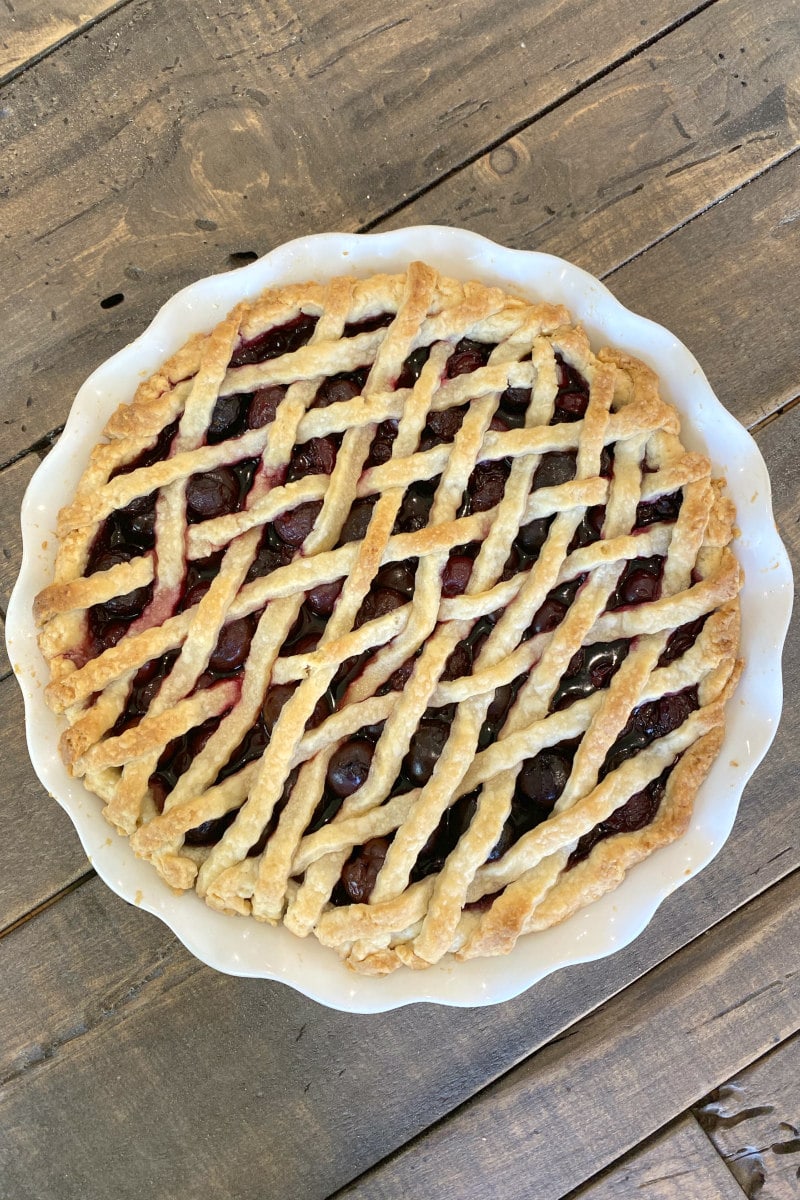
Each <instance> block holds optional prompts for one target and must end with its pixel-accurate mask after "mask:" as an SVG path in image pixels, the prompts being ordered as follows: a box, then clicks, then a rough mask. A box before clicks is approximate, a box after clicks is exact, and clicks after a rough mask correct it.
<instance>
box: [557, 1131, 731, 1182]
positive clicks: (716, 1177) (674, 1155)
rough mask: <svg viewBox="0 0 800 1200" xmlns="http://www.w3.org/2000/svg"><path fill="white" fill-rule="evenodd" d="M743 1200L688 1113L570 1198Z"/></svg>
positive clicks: (729, 1174) (727, 1172)
mask: <svg viewBox="0 0 800 1200" xmlns="http://www.w3.org/2000/svg"><path fill="white" fill-rule="evenodd" d="M639 1192H642V1193H643V1194H645V1195H646V1196H647V1200H685V1198H686V1197H687V1196H696V1197H698V1198H701V1200H744V1192H743V1191H742V1189H741V1188H740V1187H739V1185H738V1184H737V1183H736V1181H735V1179H734V1178H733V1176H732V1175H731V1173H730V1171H728V1170H727V1168H726V1167H725V1165H724V1163H723V1162H722V1161H721V1159H720V1158H719V1156H718V1155H717V1154H715V1152H714V1150H713V1148H712V1146H711V1145H710V1143H709V1141H708V1138H707V1137H706V1136H705V1135H704V1133H703V1131H702V1130H701V1129H700V1126H699V1125H698V1124H697V1121H696V1120H695V1119H694V1117H692V1116H691V1115H690V1114H688V1113H687V1114H684V1116H682V1117H680V1118H679V1119H678V1120H677V1121H676V1122H675V1124H674V1125H670V1126H669V1127H668V1128H667V1129H665V1130H663V1131H662V1132H661V1133H658V1134H656V1136H655V1137H653V1138H651V1139H650V1140H649V1141H648V1142H646V1143H645V1144H644V1145H643V1146H637V1148H636V1149H635V1150H632V1151H631V1153H630V1154H628V1155H626V1157H625V1158H623V1159H622V1160H621V1161H620V1162H618V1163H616V1164H615V1165H614V1166H613V1167H610V1168H609V1170H608V1171H606V1172H604V1173H603V1174H602V1175H601V1176H600V1177H599V1178H598V1179H595V1180H593V1181H592V1182H591V1183H588V1184H586V1185H585V1187H581V1188H578V1190H577V1192H573V1195H572V1200H630V1197H631V1196H634V1195H636V1194H638V1193H639Z"/></svg>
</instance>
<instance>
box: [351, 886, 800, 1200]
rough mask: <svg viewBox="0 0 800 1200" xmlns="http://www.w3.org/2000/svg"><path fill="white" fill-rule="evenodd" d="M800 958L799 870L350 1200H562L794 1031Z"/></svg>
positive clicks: (355, 1189) (389, 1165) (362, 1184)
mask: <svg viewBox="0 0 800 1200" xmlns="http://www.w3.org/2000/svg"><path fill="white" fill-rule="evenodd" d="M799 955H800V874H799V873H795V874H794V875H792V876H790V878H789V879H786V880H784V881H783V882H782V883H779V884H776V886H775V887H774V888H771V889H770V891H769V892H767V893H766V894H765V895H762V896H759V897H758V898H757V899H755V900H753V901H752V902H751V903H750V904H748V905H747V906H746V907H745V908H744V909H743V910H740V911H739V912H737V913H735V914H734V915H733V916H732V917H729V918H728V919H727V920H726V921H724V922H723V923H722V924H721V925H719V926H717V927H716V928H715V929H714V930H713V931H712V932H711V933H708V934H706V935H705V936H704V937H702V938H699V939H698V940H697V941H696V942H693V943H692V944H691V945H689V946H687V947H686V948H685V949H683V950H681V951H680V952H679V953H677V954H675V955H674V956H673V957H672V958H670V959H669V960H668V961H667V962H665V963H662V964H661V965H660V966H659V967H657V968H656V969H655V970H654V971H651V972H650V973H649V974H648V975H646V976H645V977H644V978H643V979H640V980H639V981H638V982H637V983H636V984H635V985H633V986H632V987H630V988H628V989H627V990H626V991H625V992H623V993H622V995H620V996H618V997H617V998H616V999H615V1001H614V1002H613V1003H611V1004H608V1005H606V1006H605V1007H604V1008H603V1009H601V1010H600V1011H599V1012H597V1013H594V1014H592V1016H590V1017H587V1018H586V1020H585V1021H583V1022H581V1024H580V1025H578V1026H577V1027H575V1028H574V1029H572V1030H570V1031H569V1033H568V1034H567V1035H566V1036H565V1037H564V1038H561V1039H559V1040H558V1042H557V1043H555V1044H551V1045H549V1046H546V1047H545V1048H544V1049H543V1050H541V1051H540V1052H539V1053H538V1054H536V1055H534V1056H533V1057H532V1058H531V1059H529V1060H528V1061H527V1062H525V1063H523V1064H522V1065H521V1066H520V1067H518V1068H517V1069H516V1070H514V1071H512V1072H510V1073H509V1074H508V1075H507V1076H506V1077H504V1078H503V1079H501V1080H500V1081H499V1082H498V1083H496V1084H493V1085H492V1086H491V1087H489V1088H487V1089H486V1090H485V1091H484V1092H482V1093H481V1095H480V1096H478V1097H477V1099H475V1100H474V1101H472V1102H470V1103H469V1104H467V1105H465V1106H464V1108H462V1109H460V1110H459V1111H458V1112H457V1113H455V1114H454V1115H453V1116H452V1117H450V1118H448V1119H447V1120H445V1121H443V1122H442V1123H441V1124H440V1125H439V1126H437V1127H436V1128H435V1129H432V1130H430V1131H429V1132H428V1133H426V1134H425V1135H423V1137H422V1138H419V1139H417V1141H416V1142H415V1143H414V1144H413V1145H412V1146H409V1147H406V1148H405V1149H404V1150H402V1151H401V1152H400V1153H399V1154H398V1155H396V1156H395V1157H394V1158H393V1159H390V1160H388V1161H387V1162H385V1163H383V1164H381V1165H380V1166H379V1167H377V1168H376V1169H375V1170H374V1171H372V1172H370V1173H369V1174H368V1175H366V1176H365V1177H364V1178H363V1179H361V1180H358V1181H357V1182H356V1183H355V1184H353V1186H352V1187H350V1188H348V1189H347V1190H346V1191H345V1192H344V1193H343V1200H344V1196H346V1197H347V1198H348V1200H394V1198H395V1197H401V1196H408V1195H416V1196H425V1197H426V1200H438V1197H443V1198H444V1197H451V1196H462V1197H464V1198H465V1200H467V1198H471V1197H476V1198H477V1197H483V1196H486V1195H492V1196H493V1197H495V1198H496V1200H505V1198H506V1197H508V1198H509V1200H511V1197H517V1196H519V1195H520V1192H521V1191H524V1188H525V1181H526V1180H531V1179H535V1180H536V1193H535V1194H536V1200H558V1198H559V1197H561V1196H563V1195H564V1194H565V1193H566V1192H568V1191H569V1190H570V1189H571V1188H574V1187H575V1186H576V1185H578V1184H580V1183H581V1182H582V1181H583V1180H585V1179H586V1177H587V1176H588V1175H591V1174H593V1173H594V1172H595V1171H596V1170H597V1168H598V1166H602V1165H604V1164H605V1163H608V1162H609V1161H612V1160H613V1159H614V1158H616V1157H617V1156H618V1155H619V1154H621V1153H623V1152H624V1151H626V1150H628V1149H629V1148H630V1147H631V1146H634V1145H636V1143H637V1142H639V1141H641V1140H642V1139H643V1138H645V1137H647V1136H648V1135H649V1134H651V1133H652V1132H653V1131H654V1130H655V1129H656V1128H658V1127H659V1126H660V1125H661V1124H663V1123H665V1122H666V1121H669V1120H671V1119H672V1118H673V1117H674V1116H675V1114H676V1113H680V1112H681V1111H682V1110H683V1109H685V1108H686V1107H687V1105H689V1104H690V1103H691V1102H692V1101H693V1100H694V1099H695V1098H696V1097H697V1096H698V1095H699V1094H701V1093H703V1092H705V1091H707V1090H708V1087H709V1085H710V1084H715V1083H717V1082H718V1081H720V1080H722V1079H725V1078H728V1077H729V1076H730V1075H731V1074H732V1072H733V1071H736V1070H737V1069H738V1068H739V1067H740V1066H742V1065H744V1064H746V1063H748V1062H750V1061H751V1060H752V1059H753V1058H754V1057H755V1056H756V1055H758V1054H761V1053H763V1052H764V1050H765V1049H766V1048H767V1047H768V1046H770V1045H772V1044H773V1042H775V1041H778V1040H781V1039H783V1038H787V1037H789V1036H790V1035H791V1034H793V1033H794V1032H795V1030H796V1029H797V1028H798V1026H800V971H797V970H790V971H787V963H795V962H796V961H797V958H798V956H799ZM673 1194H675V1193H673ZM681 1194H689V1195H692V1194H694V1193H692V1191H691V1190H690V1189H689V1190H688V1193H687V1192H683V1193H681ZM700 1194H701V1195H704V1193H700Z"/></svg>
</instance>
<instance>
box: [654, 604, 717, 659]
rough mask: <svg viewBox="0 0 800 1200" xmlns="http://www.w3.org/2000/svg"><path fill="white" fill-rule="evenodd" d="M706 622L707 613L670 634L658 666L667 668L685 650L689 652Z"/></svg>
mask: <svg viewBox="0 0 800 1200" xmlns="http://www.w3.org/2000/svg"><path fill="white" fill-rule="evenodd" d="M707 620H708V613H704V614H703V616H702V617H698V618H697V620H696V621H689V623H688V624H687V625H681V626H680V627H679V628H678V629H676V630H675V632H674V633H671V634H670V636H669V638H668V640H667V644H666V646H665V647H664V649H663V651H662V652H661V657H660V658H659V660H658V666H659V667H668V666H669V664H670V663H671V662H675V660H676V659H677V658H681V657H682V656H683V655H684V654H685V653H686V651H687V650H690V649H691V647H692V646H693V645H694V644H695V642H696V641H697V639H698V637H699V636H700V631H701V629H702V628H703V626H704V625H705V623H706V621H707Z"/></svg>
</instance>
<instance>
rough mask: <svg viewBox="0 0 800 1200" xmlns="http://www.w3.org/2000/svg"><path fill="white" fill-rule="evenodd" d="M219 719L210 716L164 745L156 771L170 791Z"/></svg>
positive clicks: (204, 743)
mask: <svg viewBox="0 0 800 1200" xmlns="http://www.w3.org/2000/svg"><path fill="white" fill-rule="evenodd" d="M221 720H222V717H211V718H210V719H209V720H208V721H204V722H203V724H202V725H198V726H197V728H196V729H190V730H189V732H188V733H185V734H183V735H182V736H181V737H178V738H175V739H174V740H173V741H171V742H170V743H169V744H168V745H167V746H166V748H165V749H164V752H163V754H162V755H161V758H160V759H159V760H158V765H157V767H156V773H157V774H158V775H159V776H160V777H161V779H162V781H163V782H164V784H165V785H166V787H167V789H168V790H169V791H170V792H171V791H172V789H173V788H174V787H175V784H176V783H177V781H178V779H179V778H180V777H181V775H183V774H184V773H185V772H186V771H188V770H189V767H190V766H191V765H192V763H193V762H194V760H195V759H196V758H197V756H198V754H200V752H201V751H202V750H203V748H204V747H205V745H206V743H207V742H208V740H209V738H210V737H211V735H212V734H213V733H214V731H215V729H216V728H217V726H218V725H219V723H220V721H221Z"/></svg>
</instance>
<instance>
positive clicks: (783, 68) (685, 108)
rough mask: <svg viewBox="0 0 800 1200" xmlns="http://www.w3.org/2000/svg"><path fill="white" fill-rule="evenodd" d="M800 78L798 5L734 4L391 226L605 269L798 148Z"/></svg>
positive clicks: (660, 45)
mask: <svg viewBox="0 0 800 1200" xmlns="http://www.w3.org/2000/svg"><path fill="white" fill-rule="evenodd" d="M799 85H800V10H799V9H798V7H797V4H796V2H795V0H778V2H777V3H771V4H763V5H754V4H751V3H749V0H721V3H718V4H714V5H712V6H711V7H710V8H708V9H706V10H705V11H704V12H702V13H699V14H698V15H697V16H696V17H695V18H694V19H693V20H692V21H688V22H686V24H684V25H681V26H680V27H679V28H678V29H676V30H675V31H674V32H672V33H670V34H669V35H668V36H666V37H664V38H662V39H661V40H660V41H658V42H657V43H656V44H655V45H654V46H651V47H650V48H649V49H647V50H645V51H644V52H643V53H641V54H638V55H636V56H635V57H633V58H631V60H630V61H629V62H626V63H624V64H623V65H622V66H620V67H619V68H617V70H615V71H612V72H611V73H610V74H608V75H607V76H606V77H605V78H604V79H601V80H599V81H598V82H597V83H595V84H594V85H593V86H592V87H591V88H589V89H587V90H586V91H584V92H581V93H580V94H579V95H577V96H574V97H572V98H571V99H569V100H567V101H566V103H564V104H561V105H559V106H558V107H557V108H556V109H554V111H552V112H549V113H547V114H545V115H544V116H543V117H541V118H540V119H539V120H537V121H535V122H533V123H532V124H531V125H529V126H528V127H527V128H526V129H524V130H522V131H521V132H520V133H519V134H517V135H516V136H514V137H512V138H510V139H508V140H507V141H505V142H503V143H502V144H500V145H498V146H494V147H493V148H492V149H491V150H490V151H489V152H488V154H485V155H483V156H482V157H481V158H479V159H478V160H477V161H476V162H473V163H471V164H469V165H468V166H466V167H465V168H464V169H463V170H461V171H458V172H456V173H455V174H453V175H451V176H450V177H449V178H447V179H445V180H443V181H442V183H441V184H440V185H439V186H438V187H436V188H433V189H431V190H430V191H428V192H426V193H425V195H423V196H421V197H420V198H419V199H417V200H415V201H414V202H413V203H412V204H410V205H407V206H405V207H404V208H403V209H402V210H401V211H400V212H399V213H397V214H396V215H394V216H392V217H391V218H390V219H389V221H388V222H381V224H380V227H381V228H384V227H386V225H390V226H392V227H397V226H401V225H408V224H413V223H420V224H424V223H433V224H441V225H464V226H466V227H467V228H469V229H473V230H475V232H476V233H482V234H485V236H486V237H490V238H492V239H494V240H495V241H498V242H502V243H503V244H505V245H511V246H516V247H519V248H521V249H525V250H546V251H547V252H548V253H550V254H558V255H561V256H562V257H563V258H568V259H570V260H572V261H573V262H577V263H579V264H580V265H581V266H582V267H585V268H586V270H587V271H591V272H592V273H593V274H595V275H604V274H606V273H607V272H608V271H610V270H613V269H614V268H615V267H616V266H617V265H618V264H619V263H621V262H623V261H624V260H625V258H626V257H631V256H633V255H634V254H636V253H637V252H638V249H639V248H640V247H646V246H648V245H650V244H651V243H652V242H654V241H656V240H658V239H660V238H661V237H663V236H665V235H666V234H667V233H669V232H670V231H671V230H673V229H675V228H677V227H678V226H680V225H683V224H685V223H686V222H687V221H689V220H691V219H692V218H693V217H695V216H697V214H698V213H700V212H702V211H703V210H704V209H705V208H707V207H708V205H709V203H711V201H712V200H714V201H716V200H718V199H719V198H720V197H722V196H724V195H727V194H729V193H730V192H731V191H733V190H735V189H736V188H738V187H740V186H741V185H742V184H743V183H745V182H747V181H748V180H749V179H751V178H753V177H754V176H755V175H757V174H759V173H760V172H761V171H763V170H764V169H766V168H768V167H769V166H771V165H772V164H774V163H775V162H777V161H778V160H779V159H781V158H783V157H784V156H785V155H786V154H788V153H791V152H792V151H794V150H795V149H796V148H797V146H798V138H799V137H800V129H798V125H797V121H796V107H797V95H798V86H799ZM590 147H595V148H596V149H595V151H594V152H587V150H588V148H590ZM742 231H743V232H745V227H743V230H742ZM707 274H708V275H709V276H710V277H711V278H712V279H713V278H714V274H715V273H714V272H707Z"/></svg>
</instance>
